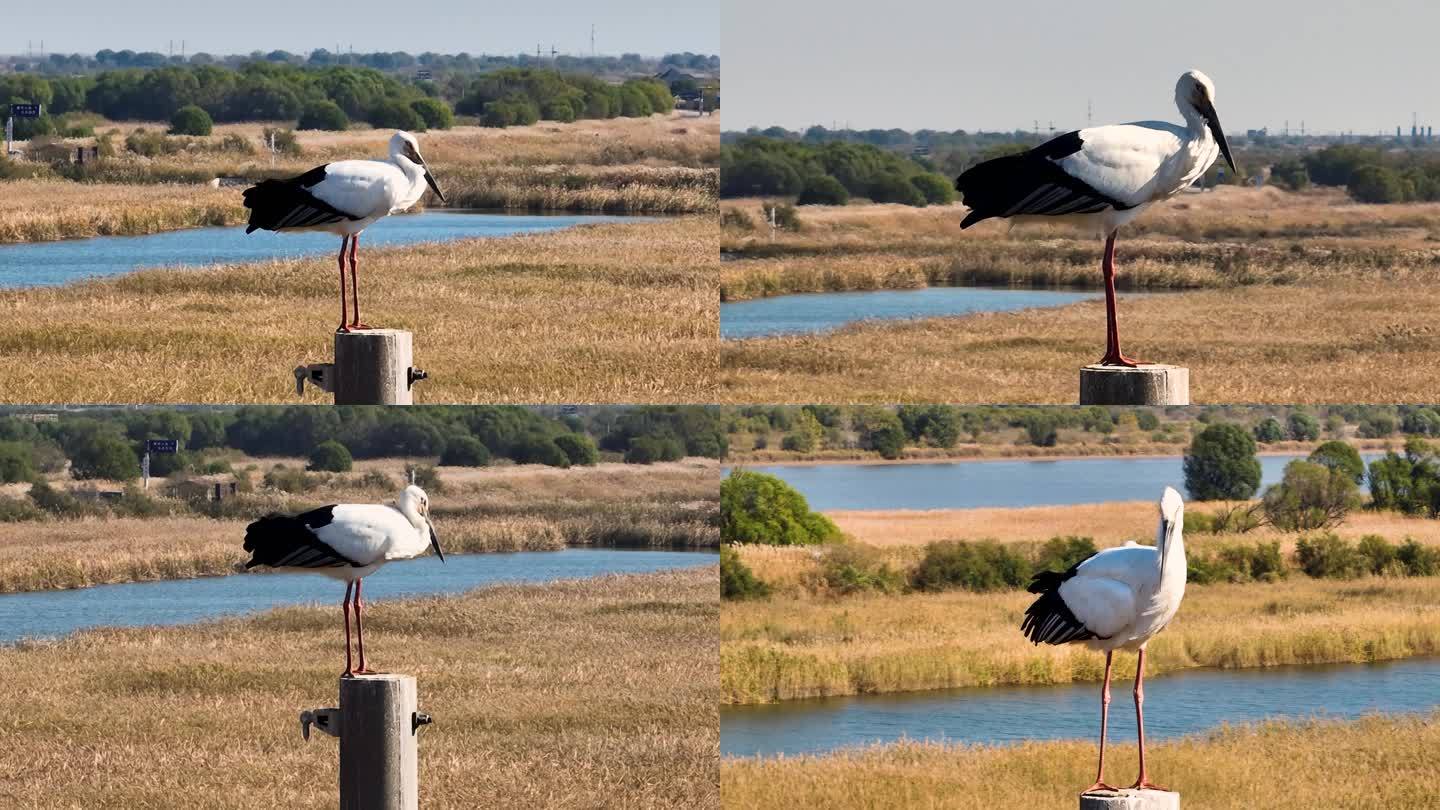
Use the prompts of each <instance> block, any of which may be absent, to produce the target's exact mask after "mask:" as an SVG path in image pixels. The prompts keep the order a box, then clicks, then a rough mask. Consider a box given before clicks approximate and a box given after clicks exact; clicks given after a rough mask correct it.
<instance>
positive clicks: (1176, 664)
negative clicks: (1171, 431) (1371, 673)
mask: <svg viewBox="0 0 1440 810" xmlns="http://www.w3.org/2000/svg"><path fill="white" fill-rule="evenodd" d="M1033 600H1034V596H1033V595H1031V594H1028V593H1024V592H1022V591H1012V592H1003V593H991V594H975V593H968V592H963V591H952V592H945V593H938V594H926V593H913V594H907V595H902V596H850V597H846V598H843V599H807V598H803V597H789V596H781V597H775V598H771V599H769V600H766V601H762V602H727V603H726V605H725V609H724V610H723V611H722V612H721V616H720V639H721V641H720V672H721V701H722V702H724V703H765V702H771V701H776V700H790V699H794V698H805V697H823V696H828V695H849V694H863V693H869V692H902V691H915V690H922V689H941V688H948V687H968V686H998V685H1005V684H1054V683H1068V682H1072V681H1098V680H1099V679H1100V677H1101V674H1102V669H1103V662H1104V657H1103V656H1102V655H1100V654H1099V653H1095V652H1090V651H1088V650H1086V649H1084V648H1080V647H1073V646H1067V647H1058V648H1057V647H1049V646H1044V647H1035V646H1032V645H1031V644H1030V642H1028V641H1026V640H1025V637H1024V636H1023V635H1021V633H1020V629H1019V628H1020V619H1021V617H1022V615H1023V614H1024V611H1025V608H1026V607H1027V606H1028V605H1029V604H1030V602H1031V601H1033ZM1148 650H1149V655H1148V656H1147V664H1146V667H1147V669H1146V671H1147V673H1150V674H1154V675H1156V676H1162V677H1163V676H1164V674H1165V673H1167V672H1172V671H1175V670H1179V669H1185V668H1191V667H1225V668H1231V667H1237V668H1238V667H1264V666H1276V665H1285V664H1324V663H1346V662H1352V663H1358V662H1368V661H1379V660H1386V659H1396V658H1406V657H1410V656H1419V655H1436V654H1440V577H1416V578H1412V579H1378V578H1376V579H1366V580H1357V581H1350V582H1336V581H1329V580H1313V579H1309V578H1306V577H1291V578H1290V579H1288V580H1285V581H1282V582H1278V583H1274V584H1266V585H1191V586H1189V588H1187V590H1186V596H1185V604H1184V605H1183V606H1182V607H1181V608H1180V613H1179V615H1178V616H1176V618H1175V620H1174V621H1173V622H1172V623H1171V625H1170V626H1169V627H1168V628H1166V630H1165V632H1164V633H1161V634H1160V635H1159V636H1156V637H1155V639H1154V640H1152V641H1151V642H1150V645H1149V647H1148ZM1117 666H1119V667H1120V671H1125V668H1126V667H1129V668H1130V669H1131V670H1132V671H1133V669H1134V657H1133V655H1131V654H1128V653H1125V654H1122V655H1121V661H1120V662H1117Z"/></svg>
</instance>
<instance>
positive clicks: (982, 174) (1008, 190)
mask: <svg viewBox="0 0 1440 810" xmlns="http://www.w3.org/2000/svg"><path fill="white" fill-rule="evenodd" d="M1034 159H1035V158H1033V157H1032V156H1031V154H1030V153H1028V152H1026V153H1023V154H1019V155H1006V156H1004V157H998V158H995V159H993V160H987V161H985V162H984V163H980V164H978V165H975V166H971V167H970V168H969V169H966V170H965V172H964V173H963V174H961V175H960V176H959V177H957V178H955V190H956V191H959V192H960V195H961V197H962V199H963V200H964V203H965V207H966V208H969V209H970V213H968V214H966V215H965V218H964V219H963V220H961V221H960V228H961V229H962V230H963V229H965V228H968V227H970V226H971V225H974V224H975V223H977V222H980V221H981V220H985V219H990V218H991V217H1000V216H1004V215H1005V212H1006V211H1009V210H1010V209H1011V208H1012V207H1013V206H1014V205H1015V204H1016V203H1018V202H1019V201H1020V200H1021V199H1022V198H1023V197H1024V196H1025V195H1026V194H1028V193H1029V192H1030V189H1029V188H1028V187H1026V186H1025V185H1023V184H1018V183H1016V182H1014V179H1015V178H1016V176H1020V175H1024V174H1025V173H1027V171H1033V168H1032V167H1031V166H1030V165H1029V164H1030V162H1031V161H1033V160H1034Z"/></svg>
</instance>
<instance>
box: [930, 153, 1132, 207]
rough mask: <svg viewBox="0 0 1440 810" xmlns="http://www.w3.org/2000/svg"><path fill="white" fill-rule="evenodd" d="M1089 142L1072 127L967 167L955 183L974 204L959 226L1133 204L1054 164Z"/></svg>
mask: <svg viewBox="0 0 1440 810" xmlns="http://www.w3.org/2000/svg"><path fill="white" fill-rule="evenodd" d="M1084 145H1085V141H1084V139H1082V138H1081V137H1080V132H1079V131H1078V130H1077V131H1075V132H1067V133H1065V134H1064V135H1061V136H1059V137H1057V138H1052V139H1051V140H1049V141H1046V142H1045V143H1043V144H1041V145H1039V146H1037V147H1035V148H1034V149H1031V150H1030V151H1028V152H1024V153H1022V154H1018V155H1006V156H1005V157H999V158H995V159H994V160H987V161H985V162H984V163H981V164H979V165H976V166H972V167H971V168H969V169H967V170H966V171H965V173H964V174H962V175H960V176H959V177H958V178H956V180H955V188H956V189H958V190H959V191H960V194H961V195H962V196H963V198H964V201H965V205H966V207H968V208H969V209H970V213H969V214H967V215H966V216H965V219H964V220H962V221H961V222H960V227H961V228H968V227H970V226H971V225H974V224H975V223H977V222H979V221H981V220H983V219H990V218H991V217H1014V216H1021V215H1025V216H1060V215H1063V214H1095V213H1099V212H1101V211H1104V210H1105V209H1106V208H1114V209H1116V210H1119V211H1123V210H1125V209H1127V208H1133V207H1134V206H1129V205H1124V204H1122V203H1121V202H1120V201H1119V200H1116V199H1115V198H1113V197H1110V196H1109V195H1107V194H1103V193H1101V192H1099V191H1096V190H1095V189H1094V188H1092V187H1091V186H1090V184H1089V183H1086V182H1085V181H1083V180H1080V179H1078V178H1075V177H1071V176H1070V175H1069V174H1066V173H1065V170H1064V169H1062V168H1060V166H1059V165H1057V164H1056V163H1055V161H1057V160H1059V159H1061V158H1063V157H1067V156H1069V155H1073V154H1075V153H1076V152H1079V151H1080V149H1081V148H1082V147H1083V146H1084Z"/></svg>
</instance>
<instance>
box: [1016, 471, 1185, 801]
mask: <svg viewBox="0 0 1440 810" xmlns="http://www.w3.org/2000/svg"><path fill="white" fill-rule="evenodd" d="M1184 523H1185V504H1184V502H1183V501H1181V500H1180V493H1178V492H1176V491H1175V490H1174V489H1172V488H1170V487H1166V488H1165V494H1164V495H1162V496H1161V498H1160V527H1159V529H1158V530H1157V531H1156V533H1155V545H1153V546H1141V545H1137V544H1135V543H1134V542H1129V543H1126V544H1125V545H1123V546H1119V547H1117V548H1107V549H1105V550H1104V551H1101V552H1100V553H1098V554H1095V555H1093V556H1091V557H1089V558H1088V559H1086V560H1084V561H1082V562H1080V563H1077V564H1075V565H1074V566H1072V567H1071V568H1070V570H1069V571H1065V572H1063V573H1061V572H1059V571H1042V572H1040V573H1038V574H1036V575H1035V578H1034V580H1032V581H1031V583H1030V588H1029V590H1030V592H1031V593H1038V594H1040V598H1038V599H1036V600H1035V603H1034V604H1032V605H1031V606H1030V607H1029V609H1027V610H1026V611H1025V621H1024V622H1022V623H1021V625H1020V629H1021V630H1022V631H1024V633H1025V636H1026V637H1027V638H1029V639H1030V640H1031V641H1032V642H1034V643H1035V644H1039V643H1041V642H1044V643H1046V644H1070V643H1075V642H1079V643H1083V644H1084V645H1085V646H1087V647H1089V648H1091V649H1093V650H1104V651H1105V683H1104V686H1103V687H1101V691H1100V764H1099V768H1098V769H1097V772H1096V775H1095V784H1093V785H1091V786H1090V787H1088V788H1086V789H1085V790H1084V791H1083V792H1084V793H1090V792H1092V791H1096V790H1111V791H1113V790H1116V788H1113V787H1111V786H1110V785H1107V784H1105V727H1106V725H1107V723H1108V722H1109V715H1110V660H1111V657H1112V656H1113V655H1114V654H1115V651H1116V650H1138V651H1139V656H1140V660H1139V661H1138V662H1137V663H1136V665H1135V726H1136V729H1137V730H1138V733H1139V739H1140V777H1139V778H1138V779H1136V780H1135V784H1134V785H1131V789H1146V788H1148V789H1152V790H1164V788H1162V787H1159V786H1158V785H1156V784H1154V783H1152V782H1151V781H1150V775H1149V773H1148V772H1146V770H1145V712H1144V708H1143V706H1144V704H1145V644H1146V643H1147V642H1149V641H1150V639H1151V638H1152V637H1154V635H1155V634H1156V633H1159V632H1160V631H1161V630H1164V629H1165V625H1167V624H1169V623H1170V620H1171V619H1173V618H1174V617H1175V611H1177V610H1179V609H1180V600H1181V598H1183V597H1184V595H1185V573H1186V567H1185V542H1184V540H1183V539H1182V528H1183V527H1184ZM1082 795H1083V794H1082Z"/></svg>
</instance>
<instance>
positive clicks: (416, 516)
mask: <svg viewBox="0 0 1440 810" xmlns="http://www.w3.org/2000/svg"><path fill="white" fill-rule="evenodd" d="M395 508H396V509H398V510H399V511H400V514H402V515H404V516H405V519H406V520H408V521H410V525H411V526H414V527H415V528H417V529H423V528H425V518H423V517H421V515H420V512H419V510H417V509H416V508H415V503H414V502H413V501H411V500H410V499H409V498H401V499H400V501H399V503H397V504H396V505H395Z"/></svg>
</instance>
